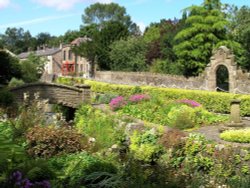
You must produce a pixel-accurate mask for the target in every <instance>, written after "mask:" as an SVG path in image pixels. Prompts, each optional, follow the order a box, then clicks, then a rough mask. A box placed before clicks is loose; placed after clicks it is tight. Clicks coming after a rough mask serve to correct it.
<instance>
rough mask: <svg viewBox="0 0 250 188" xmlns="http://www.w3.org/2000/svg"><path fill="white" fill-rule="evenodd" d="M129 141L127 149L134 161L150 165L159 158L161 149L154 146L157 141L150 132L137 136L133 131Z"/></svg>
mask: <svg viewBox="0 0 250 188" xmlns="http://www.w3.org/2000/svg"><path fill="white" fill-rule="evenodd" d="M130 141H131V144H130V145H129V149H130V151H131V152H132V154H133V156H134V158H135V159H136V160H139V161H144V162H149V163H150V162H153V161H155V160H157V159H158V158H159V155H160V153H161V147H160V146H159V145H157V144H156V143H157V141H158V136H157V135H156V134H154V133H152V132H150V131H146V132H145V133H143V134H139V133H138V132H136V131H135V132H134V134H133V135H132V136H131V137H130Z"/></svg>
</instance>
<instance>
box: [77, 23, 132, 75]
mask: <svg viewBox="0 0 250 188" xmlns="http://www.w3.org/2000/svg"><path fill="white" fill-rule="evenodd" d="M86 31H87V32H88V34H87V36H89V37H90V39H91V40H89V41H87V42H85V43H82V44H81V45H80V46H79V47H76V48H75V52H76V53H77V54H79V55H81V56H84V57H86V58H87V59H88V60H89V61H90V62H91V63H92V64H94V63H97V65H98V67H99V68H100V69H102V70H110V69H111V67H110V62H111V60H110V58H109V51H110V47H109V46H110V45H111V44H112V43H113V42H114V41H116V40H119V39H121V38H126V37H127V36H128V35H129V32H128V29H127V27H126V26H124V25H123V24H122V23H120V22H116V21H109V22H106V23H105V24H104V25H103V28H102V29H101V30H99V29H98V26H97V25H96V24H92V25H90V26H87V29H86ZM82 32H83V31H82ZM92 67H94V66H92Z"/></svg>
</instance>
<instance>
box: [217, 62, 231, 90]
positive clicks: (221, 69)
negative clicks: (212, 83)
mask: <svg viewBox="0 0 250 188" xmlns="http://www.w3.org/2000/svg"><path fill="white" fill-rule="evenodd" d="M216 91H220V92H229V72H228V69H227V67H226V66H225V65H218V66H217V70H216Z"/></svg>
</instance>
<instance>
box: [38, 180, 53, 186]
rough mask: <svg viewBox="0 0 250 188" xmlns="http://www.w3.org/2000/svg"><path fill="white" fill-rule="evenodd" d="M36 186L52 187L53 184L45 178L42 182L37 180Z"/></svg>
mask: <svg viewBox="0 0 250 188" xmlns="http://www.w3.org/2000/svg"><path fill="white" fill-rule="evenodd" d="M36 186H39V187H42V188H50V187H51V185H50V183H49V181H48V180H43V181H40V182H35V187H36Z"/></svg>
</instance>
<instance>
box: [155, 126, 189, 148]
mask: <svg viewBox="0 0 250 188" xmlns="http://www.w3.org/2000/svg"><path fill="white" fill-rule="evenodd" d="M186 136H187V135H186V134H185V133H184V132H182V131H180V130H178V129H171V130H169V131H165V132H164V133H163V134H162V135H161V137H160V139H159V143H160V144H161V145H163V146H164V147H165V148H166V149H169V148H175V149H178V148H181V147H183V146H184V144H185V140H184V138H185V137H186Z"/></svg>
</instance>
